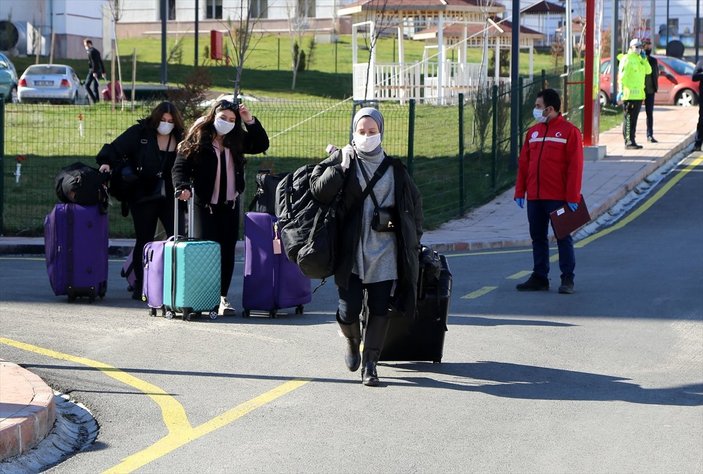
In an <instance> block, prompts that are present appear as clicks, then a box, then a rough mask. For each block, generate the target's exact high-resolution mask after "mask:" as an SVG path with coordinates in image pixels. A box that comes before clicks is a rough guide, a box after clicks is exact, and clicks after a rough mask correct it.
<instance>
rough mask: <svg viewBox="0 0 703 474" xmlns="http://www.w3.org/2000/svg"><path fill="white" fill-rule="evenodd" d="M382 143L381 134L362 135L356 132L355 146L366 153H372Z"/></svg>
mask: <svg viewBox="0 0 703 474" xmlns="http://www.w3.org/2000/svg"><path fill="white" fill-rule="evenodd" d="M380 144H381V134H380V133H377V134H376V135H360V134H358V133H355V134H354V146H355V147H356V148H357V149H359V151H363V152H364V153H371V152H372V151H374V150H375V149H376V148H378V146H379V145H380Z"/></svg>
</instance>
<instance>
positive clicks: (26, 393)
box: [0, 106, 698, 460]
mask: <svg viewBox="0 0 703 474" xmlns="http://www.w3.org/2000/svg"><path fill="white" fill-rule="evenodd" d="M654 117H655V119H654V121H655V137H656V138H657V140H659V143H656V144H650V143H647V142H646V141H645V130H646V128H645V123H644V120H645V114H644V111H643V112H642V113H641V114H640V120H639V122H638V124H637V129H638V134H637V135H638V139H639V140H638V141H639V143H640V144H641V145H643V146H644V148H642V149H641V150H633V151H630V150H627V151H626V150H625V146H624V140H623V137H622V134H621V132H620V130H619V129H614V130H611V131H609V132H606V133H602V134H601V135H600V144H601V145H606V146H607V155H606V157H605V158H604V159H602V160H599V161H587V162H586V163H585V165H584V173H583V195H584V196H585V198H586V202H587V203H588V208H589V210H590V213H591V217H592V219H594V220H595V219H597V218H598V217H599V216H601V215H602V214H604V213H605V212H607V211H608V210H609V209H610V208H611V207H612V206H614V205H615V204H616V203H617V202H618V201H619V200H620V199H622V198H623V197H625V195H627V193H628V192H630V191H631V190H632V189H634V188H635V187H636V186H637V185H638V184H640V183H641V182H642V181H643V180H644V179H645V178H646V177H647V176H648V175H650V174H651V173H653V172H654V171H655V170H656V169H657V168H659V167H660V166H662V165H663V164H664V163H666V162H667V161H669V160H670V159H671V158H673V157H674V156H675V155H676V154H678V153H679V152H681V151H683V150H685V149H686V148H690V146H691V144H692V143H693V140H694V137H695V130H696V122H697V120H698V108H697V107H690V108H681V107H673V106H672V107H656V108H655V116H654ZM525 214H526V211H525V210H523V209H519V208H518V207H517V206H516V205H515V203H514V202H513V190H512V189H510V190H508V191H506V192H505V193H503V194H501V195H500V196H498V197H497V198H496V199H494V200H493V201H491V202H490V203H488V204H486V205H484V206H482V207H480V208H478V209H474V210H473V211H471V212H470V213H469V214H468V215H467V216H466V217H464V218H461V219H457V220H454V221H451V222H448V223H446V224H444V225H443V226H442V227H440V228H439V229H436V230H433V231H428V232H425V234H424V237H423V243H424V244H426V245H431V246H432V247H434V248H435V249H436V250H439V251H445V252H446V251H461V250H478V249H488V248H502V247H514V246H527V245H530V244H531V241H530V237H529V233H528V228H527V216H526V215H525ZM110 245H111V254H112V255H127V253H129V250H130V249H131V246H132V245H133V240H129V239H119V240H113V241H111V242H110ZM242 247H243V246H242V245H239V246H238V248H239V249H241V248H242ZM43 252H44V239H43V238H41V237H39V238H14V237H0V254H6V255H12V254H43ZM0 380H1V381H2V390H0V446H1V447H3V449H0V460H1V459H3V458H4V457H8V456H13V455H16V454H18V453H19V452H24V451H26V450H27V449H29V448H30V447H31V446H30V445H29V444H28V443H27V442H26V440H27V439H35V440H37V441H39V440H41V438H39V439H37V438H38V437H39V436H41V437H43V436H45V435H46V433H47V432H48V430H49V429H51V426H52V424H53V416H54V406H53V400H52V399H53V397H51V396H49V397H48V399H47V397H46V394H47V390H48V394H49V395H51V389H50V388H49V387H47V386H46V384H44V383H43V382H42V381H41V380H40V379H39V378H38V377H37V376H35V375H33V374H31V373H30V372H28V371H26V370H24V369H22V368H21V367H19V366H16V365H14V364H10V363H8V362H4V361H0ZM8 387H10V388H8ZM28 426H32V427H33V431H32V429H30V428H27V427H28ZM27 430H29V431H27ZM32 433H33V434H32ZM27 436H31V438H27ZM23 442H24V444H23ZM6 446H7V447H9V448H10V449H12V450H13V451H7V450H5V449H4V448H5V447H6ZM15 449H19V451H16V450H15Z"/></svg>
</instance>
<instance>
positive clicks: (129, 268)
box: [120, 248, 137, 291]
mask: <svg viewBox="0 0 703 474" xmlns="http://www.w3.org/2000/svg"><path fill="white" fill-rule="evenodd" d="M120 276H121V277H122V278H126V279H127V291H133V290H134V286H135V284H136V283H137V274H136V273H135V272H134V248H132V251H131V252H129V255H128V256H127V260H125V261H124V263H123V264H122V270H120Z"/></svg>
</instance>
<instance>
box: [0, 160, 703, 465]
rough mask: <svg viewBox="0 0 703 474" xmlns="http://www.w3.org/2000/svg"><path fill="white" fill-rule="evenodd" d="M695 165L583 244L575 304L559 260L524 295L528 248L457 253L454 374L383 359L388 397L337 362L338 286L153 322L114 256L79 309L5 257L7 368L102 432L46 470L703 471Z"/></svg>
mask: <svg viewBox="0 0 703 474" xmlns="http://www.w3.org/2000/svg"><path fill="white" fill-rule="evenodd" d="M684 167H685V164H684V165H682V167H681V168H680V169H679V170H677V171H675V172H674V173H672V175H671V176H670V177H669V179H667V180H666V181H665V182H664V183H662V184H660V186H659V188H660V192H659V194H654V195H651V196H650V197H649V198H648V199H647V200H645V201H643V202H642V203H641V204H640V206H639V207H638V208H636V209H634V210H633V211H631V212H630V213H629V214H628V216H626V218H625V219H624V220H623V221H620V224H618V226H619V227H621V228H616V229H612V228H611V229H606V230H604V231H601V232H600V233H598V234H595V235H593V236H591V237H590V238H588V239H586V240H584V241H581V242H580V243H579V248H577V269H576V293H575V294H573V295H560V294H557V292H556V286H558V281H559V278H558V267H557V264H556V263H553V266H552V273H553V275H552V286H553V289H552V291H550V292H540V293H518V292H517V291H515V289H514V287H515V284H516V283H518V282H519V281H520V280H522V279H524V278H526V273H528V271H529V270H530V268H531V254H530V251H529V249H514V250H509V251H495V252H480V253H470V254H461V255H459V254H455V255H451V256H449V263H450V266H451V269H452V271H453V274H454V290H453V298H452V303H451V309H450V318H449V332H448V333H447V338H446V345H445V351H444V358H443V361H442V363H441V364H431V363H410V362H408V363H388V364H386V363H384V364H383V365H381V366H380V367H379V375H380V377H381V380H382V382H383V386H382V387H380V388H369V387H363V386H362V385H361V384H360V382H359V374H358V373H355V374H352V373H349V372H348V371H346V369H345V367H344V363H343V360H342V347H343V340H342V339H341V338H340V337H339V336H338V335H337V332H336V325H335V323H334V315H333V311H334V307H335V290H334V285H332V284H331V283H329V284H327V285H325V286H323V287H322V288H321V289H320V290H319V291H318V292H317V293H316V294H315V296H314V301H313V303H312V304H310V305H308V306H307V307H306V313H305V314H304V315H302V316H300V315H294V314H287V315H281V316H280V317H279V318H278V319H275V320H270V319H266V318H252V319H250V320H245V319H242V318H241V317H239V316H238V317H235V318H226V319H218V320H217V321H208V320H202V321H194V322H190V323H188V322H183V321H179V320H170V321H169V320H166V319H162V318H150V317H148V316H147V315H146V311H145V310H144V309H143V308H141V306H140V304H139V303H137V302H134V301H132V300H131V299H129V293H128V292H127V291H125V290H124V289H123V288H124V284H123V282H122V280H121V279H120V278H119V267H120V262H117V261H115V262H112V263H111V265H110V269H111V274H110V285H111V286H110V288H109V289H108V296H107V298H106V299H105V300H104V301H101V302H96V303H94V304H88V303H87V302H86V303H75V304H68V303H66V302H65V299H64V298H56V297H53V296H52V293H51V290H50V288H49V286H48V281H47V278H46V272H45V267H44V263H43V261H42V260H37V259H29V258H21V257H18V258H2V259H0V291H1V292H2V311H0V331H1V332H0V334H1V337H2V339H0V358H4V359H7V360H10V361H13V362H15V363H18V364H21V365H23V366H24V367H26V368H28V369H30V370H32V371H34V372H36V373H38V374H39V375H40V376H41V377H43V378H44V380H46V381H47V382H48V383H49V384H50V385H51V386H52V387H54V388H56V389H58V390H60V391H63V392H65V393H69V394H70V395H71V396H72V397H73V398H74V399H76V400H78V401H81V402H83V403H84V404H85V405H86V406H88V407H89V408H90V409H91V411H92V412H93V414H94V415H95V417H96V419H97V420H98V422H99V424H100V435H99V437H98V442H97V443H96V444H95V445H94V447H93V449H91V450H89V451H86V452H82V453H80V454H78V455H76V456H74V457H72V458H70V459H69V460H67V461H65V462H63V463H62V464H60V465H59V466H57V467H55V468H53V469H52V472H66V473H69V472H70V473H84V472H85V473H88V472H91V473H92V472H103V471H109V470H112V472H129V471H132V470H137V469H139V472H150V473H152V472H153V473H165V472H174V473H180V472H203V471H207V472H213V473H214V472H233V471H239V472H303V471H305V472H362V471H368V472H398V473H401V472H402V473H407V472H471V471H478V472H603V473H606V472H608V473H609V472H702V471H703V451H702V450H701V449H700V448H701V446H703V291H702V290H703V246H701V235H702V234H703V200H701V196H700V190H701V189H703V166H701V165H699V166H698V167H696V168H695V169H693V170H691V171H690V172H686V173H681V172H680V171H681V169H683V168H684ZM679 179H680V181H679ZM672 180H673V181H672ZM672 184H673V186H672ZM669 187H670V188H669ZM667 188H668V189H667ZM623 224H624V225H623ZM241 269H242V265H241V264H240V263H239V264H238V265H237V270H238V271H239V273H238V277H237V278H236V279H235V281H234V282H233V285H232V287H233V289H234V291H233V295H232V296H233V300H235V301H237V300H239V298H240V290H239V289H240V288H241ZM291 313H292V311H291ZM20 343H22V344H24V345H21V344H20Z"/></svg>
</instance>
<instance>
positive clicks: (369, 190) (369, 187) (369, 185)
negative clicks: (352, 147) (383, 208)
mask: <svg viewBox="0 0 703 474" xmlns="http://www.w3.org/2000/svg"><path fill="white" fill-rule="evenodd" d="M356 162H357V163H358V164H359V167H360V168H361V174H362V175H363V176H364V180H365V181H366V189H364V193H363V197H362V199H361V201H362V202H363V201H364V199H366V196H368V195H369V194H370V195H371V200H372V201H373V205H374V206H375V207H376V209H378V208H379V207H380V206H379V205H378V201H377V200H376V193H374V192H373V187H374V186H375V185H376V183H377V182H378V180H379V179H381V177H382V176H383V175H384V174H385V172H386V170H387V169H388V166H389V165H390V160H389V159H388V157H387V156H386V157H384V158H383V161H382V162H381V164H380V165H378V168H376V172H375V173H374V174H373V178H371V179H369V173H368V172H367V171H366V167H365V166H364V164H363V163H362V162H361V160H359V159H357V160H356Z"/></svg>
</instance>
